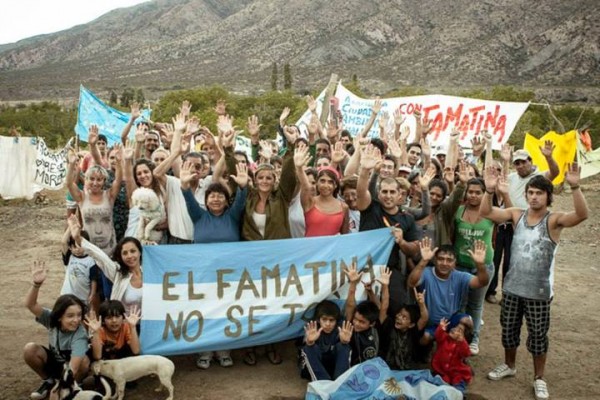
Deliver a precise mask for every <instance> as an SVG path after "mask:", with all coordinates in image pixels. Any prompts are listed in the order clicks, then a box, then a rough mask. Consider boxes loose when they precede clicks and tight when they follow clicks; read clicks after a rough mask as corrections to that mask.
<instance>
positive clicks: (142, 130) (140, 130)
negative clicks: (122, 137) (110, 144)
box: [134, 124, 146, 143]
mask: <svg viewBox="0 0 600 400" xmlns="http://www.w3.org/2000/svg"><path fill="white" fill-rule="evenodd" d="M134 138H135V141H136V142H137V143H144V140H146V127H145V126H144V125H143V124H139V125H138V126H137V128H135V136H134Z"/></svg>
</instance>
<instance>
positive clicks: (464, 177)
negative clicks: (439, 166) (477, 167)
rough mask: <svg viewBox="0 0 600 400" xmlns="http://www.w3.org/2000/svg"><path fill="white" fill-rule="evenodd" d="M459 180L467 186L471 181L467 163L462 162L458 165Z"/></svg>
mask: <svg viewBox="0 0 600 400" xmlns="http://www.w3.org/2000/svg"><path fill="white" fill-rule="evenodd" d="M458 180H459V181H461V182H462V183H464V184H466V183H467V182H468V181H469V171H468V170H467V163H466V162H464V161H462V160H461V161H460V162H459V163H458Z"/></svg>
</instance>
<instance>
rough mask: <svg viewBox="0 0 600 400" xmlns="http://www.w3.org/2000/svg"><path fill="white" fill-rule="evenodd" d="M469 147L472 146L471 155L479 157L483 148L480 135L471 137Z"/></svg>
mask: <svg viewBox="0 0 600 400" xmlns="http://www.w3.org/2000/svg"><path fill="white" fill-rule="evenodd" d="M482 133H483V132H482ZM471 147H472V148H473V156H475V157H479V156H481V154H482V153H483V150H484V149H485V142H484V141H483V139H482V138H481V136H476V137H474V138H473V139H471Z"/></svg>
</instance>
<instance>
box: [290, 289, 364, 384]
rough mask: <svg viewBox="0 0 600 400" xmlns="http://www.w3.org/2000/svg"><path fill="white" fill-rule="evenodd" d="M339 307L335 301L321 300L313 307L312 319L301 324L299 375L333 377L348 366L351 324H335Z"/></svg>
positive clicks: (338, 316) (336, 376)
mask: <svg viewBox="0 0 600 400" xmlns="http://www.w3.org/2000/svg"><path fill="white" fill-rule="evenodd" d="M340 314H341V313H340V309H339V308H338V306H337V304H335V303H334V302H332V301H329V300H323V301H322V302H320V303H319V304H317V307H316V308H315V320H313V321H310V322H309V323H308V324H306V326H305V327H304V332H305V335H304V346H303V347H302V351H301V357H302V360H303V366H302V371H301V376H302V377H306V375H307V374H308V375H309V377H310V380H312V381H317V380H322V379H327V380H335V379H336V378H338V377H339V376H340V375H341V374H343V373H344V372H346V370H348V368H350V345H349V344H348V343H350V339H351V338H352V324H351V323H350V322H349V321H345V322H344V323H342V326H340V327H338V324H337V323H338V319H339V318H340V316H341V315H340Z"/></svg>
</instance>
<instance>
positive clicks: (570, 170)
mask: <svg viewBox="0 0 600 400" xmlns="http://www.w3.org/2000/svg"><path fill="white" fill-rule="evenodd" d="M580 179H581V167H580V166H579V165H578V164H577V163H573V164H567V171H566V172H565V181H567V183H568V184H569V185H570V186H577V185H579V180H580Z"/></svg>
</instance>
